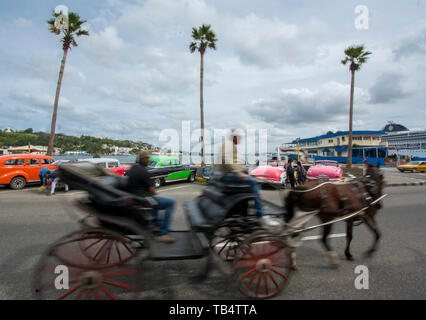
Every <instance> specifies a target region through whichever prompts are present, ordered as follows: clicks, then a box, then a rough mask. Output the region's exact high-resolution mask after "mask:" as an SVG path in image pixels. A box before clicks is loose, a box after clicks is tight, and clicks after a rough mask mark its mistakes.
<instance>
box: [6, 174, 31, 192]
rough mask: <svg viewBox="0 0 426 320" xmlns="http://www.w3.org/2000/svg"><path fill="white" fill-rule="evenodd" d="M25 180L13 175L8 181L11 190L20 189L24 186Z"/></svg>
mask: <svg viewBox="0 0 426 320" xmlns="http://www.w3.org/2000/svg"><path fill="white" fill-rule="evenodd" d="M26 184H27V182H26V181H25V178H24V177H15V178H13V179H12V181H10V184H9V186H10V188H11V189H13V190H21V189H24V188H25V185H26Z"/></svg>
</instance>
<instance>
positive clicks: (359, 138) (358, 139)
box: [352, 137, 362, 141]
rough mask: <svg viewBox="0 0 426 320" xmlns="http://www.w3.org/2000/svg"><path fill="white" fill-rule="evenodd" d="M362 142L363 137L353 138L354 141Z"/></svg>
mask: <svg viewBox="0 0 426 320" xmlns="http://www.w3.org/2000/svg"><path fill="white" fill-rule="evenodd" d="M354 140H355V141H361V140H362V137H352V141H354Z"/></svg>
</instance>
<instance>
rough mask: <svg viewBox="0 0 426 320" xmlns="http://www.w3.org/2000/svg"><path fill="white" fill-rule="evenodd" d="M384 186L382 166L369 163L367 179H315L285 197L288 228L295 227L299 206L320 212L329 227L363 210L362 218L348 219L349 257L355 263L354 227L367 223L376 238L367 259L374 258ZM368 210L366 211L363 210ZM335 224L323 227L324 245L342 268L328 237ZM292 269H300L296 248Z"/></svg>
mask: <svg viewBox="0 0 426 320" xmlns="http://www.w3.org/2000/svg"><path fill="white" fill-rule="evenodd" d="M383 186H384V179H383V174H382V173H381V172H380V168H379V166H374V165H371V164H367V168H366V171H365V174H364V176H362V177H360V178H357V179H354V180H353V181H351V182H348V183H341V182H340V183H339V182H337V183H336V182H331V181H326V180H312V181H309V182H307V183H306V184H305V185H302V186H298V187H296V188H295V189H294V190H292V191H290V192H289V194H288V195H287V197H286V198H285V208H286V211H287V213H286V216H285V222H286V223H287V226H291V219H292V218H293V217H294V213H295V207H297V208H298V209H299V210H301V211H316V215H317V216H318V218H319V219H320V221H321V222H322V223H323V224H325V223H327V222H330V221H332V220H334V219H338V218H341V217H344V216H346V215H350V214H351V213H354V212H358V211H361V212H360V214H359V215H356V216H354V217H351V218H349V219H347V220H346V248H345V256H346V259H347V260H353V256H352V254H351V252H350V244H351V241H352V234H353V232H352V231H353V230H352V229H353V224H354V222H355V221H357V220H361V221H363V222H364V223H365V225H366V226H367V227H368V229H369V230H370V231H372V232H373V234H374V236H375V239H374V243H373V245H372V247H371V248H370V249H369V250H368V251H367V256H371V255H372V254H373V253H374V252H375V251H376V250H377V244H378V241H379V239H380V231H379V229H378V227H377V223H376V219H375V217H376V215H377V213H378V211H379V209H380V208H381V203H380V200H379V201H376V200H378V199H379V198H380V197H381V196H382V191H383ZM364 208H367V209H366V210H363V209H364ZM332 226H333V224H332V223H330V224H326V225H324V226H323V234H322V239H321V241H322V244H323V245H324V248H325V250H326V252H327V255H328V257H329V259H330V263H331V265H332V266H333V267H338V266H339V258H338V256H337V254H336V252H335V251H333V249H332V248H331V246H330V244H329V243H328V238H327V237H328V235H329V234H330V232H331V229H332ZM291 258H292V267H293V269H295V270H296V269H297V266H296V261H295V259H296V254H295V249H294V247H293V248H292V253H291Z"/></svg>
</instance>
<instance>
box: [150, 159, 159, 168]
mask: <svg viewBox="0 0 426 320" xmlns="http://www.w3.org/2000/svg"><path fill="white" fill-rule="evenodd" d="M148 167H151V168H156V167H158V162H157V161H152V160H150V161H149V163H148Z"/></svg>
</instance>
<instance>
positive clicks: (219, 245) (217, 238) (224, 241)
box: [210, 227, 245, 262]
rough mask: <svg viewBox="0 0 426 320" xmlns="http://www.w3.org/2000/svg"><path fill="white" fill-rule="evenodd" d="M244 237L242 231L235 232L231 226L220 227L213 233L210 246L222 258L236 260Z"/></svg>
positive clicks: (228, 260)
mask: <svg viewBox="0 0 426 320" xmlns="http://www.w3.org/2000/svg"><path fill="white" fill-rule="evenodd" d="M244 238H245V236H244V235H243V234H242V233H240V232H233V230H232V229H231V228H229V227H220V228H218V229H216V230H215V232H214V233H213V237H212V240H211V245H210V247H211V249H212V250H213V252H214V253H215V254H216V255H217V256H218V257H219V258H220V259H221V260H223V261H227V262H230V261H234V259H235V256H236V255H237V252H238V251H239V247H240V246H241V244H242V242H243V241H244Z"/></svg>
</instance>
